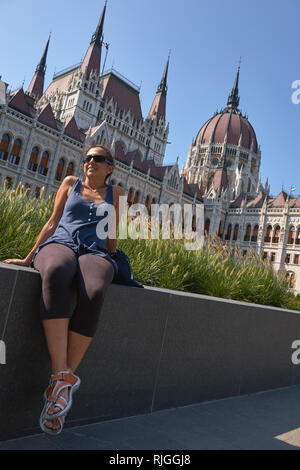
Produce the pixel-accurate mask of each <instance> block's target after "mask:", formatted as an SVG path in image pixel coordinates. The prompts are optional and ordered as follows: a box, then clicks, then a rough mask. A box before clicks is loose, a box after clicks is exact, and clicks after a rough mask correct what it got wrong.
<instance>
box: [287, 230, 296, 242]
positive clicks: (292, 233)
mask: <svg viewBox="0 0 300 470" xmlns="http://www.w3.org/2000/svg"><path fill="white" fill-rule="evenodd" d="M295 235H296V229H295V227H294V226H293V225H292V226H291V227H290V228H289V237H288V244H289V245H293V244H294V242H295Z"/></svg>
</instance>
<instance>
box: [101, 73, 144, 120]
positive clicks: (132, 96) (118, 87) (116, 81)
mask: <svg viewBox="0 0 300 470" xmlns="http://www.w3.org/2000/svg"><path fill="white" fill-rule="evenodd" d="M102 98H104V99H105V100H107V101H109V100H110V99H111V98H113V101H114V103H117V106H118V108H119V109H121V110H124V111H125V112H127V111H129V110H130V111H131V113H132V114H133V116H134V118H135V119H137V120H138V121H140V120H142V119H143V117H142V110H141V103H140V97H139V92H138V91H137V90H136V89H135V88H133V87H131V86H130V85H129V84H128V83H127V82H125V81H124V80H122V79H121V78H119V77H118V76H117V75H115V74H114V73H113V72H110V73H108V74H107V75H104V76H103V95H102Z"/></svg>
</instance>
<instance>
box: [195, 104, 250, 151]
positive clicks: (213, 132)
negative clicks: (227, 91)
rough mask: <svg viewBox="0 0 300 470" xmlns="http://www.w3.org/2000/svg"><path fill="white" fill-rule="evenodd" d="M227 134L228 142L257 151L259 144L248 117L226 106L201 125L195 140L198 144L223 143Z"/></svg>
mask: <svg viewBox="0 0 300 470" xmlns="http://www.w3.org/2000/svg"><path fill="white" fill-rule="evenodd" d="M226 134H227V143H228V144H232V145H239V143H240V145H241V147H244V148H246V149H249V150H250V148H251V145H252V150H253V152H255V153H257V149H258V145H257V140H256V135H255V132H254V129H253V127H252V126H251V124H250V122H249V121H248V119H247V118H246V117H245V116H243V115H242V113H241V112H240V111H239V110H238V109H235V108H230V107H228V108H226V109H224V110H223V111H221V112H219V113H217V114H215V115H214V116H213V117H212V118H210V119H209V120H208V121H206V123H205V124H204V125H203V126H202V127H201V129H200V131H199V132H198V135H197V137H196V140H195V145H197V144H208V143H209V142H210V141H211V142H212V143H215V144H216V143H223V142H224V140H225V136H226Z"/></svg>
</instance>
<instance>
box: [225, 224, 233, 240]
mask: <svg viewBox="0 0 300 470" xmlns="http://www.w3.org/2000/svg"><path fill="white" fill-rule="evenodd" d="M231 232H232V225H231V224H228V227H227V232H226V235H225V240H230V238H231Z"/></svg>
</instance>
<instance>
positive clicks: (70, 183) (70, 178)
mask: <svg viewBox="0 0 300 470" xmlns="http://www.w3.org/2000/svg"><path fill="white" fill-rule="evenodd" d="M78 179H79V178H78V176H74V175H69V176H66V177H65V178H64V180H63V184H64V185H65V186H67V187H68V195H69V194H70V191H71V189H72V188H73V186H74V184H75V183H76V181H78Z"/></svg>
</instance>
